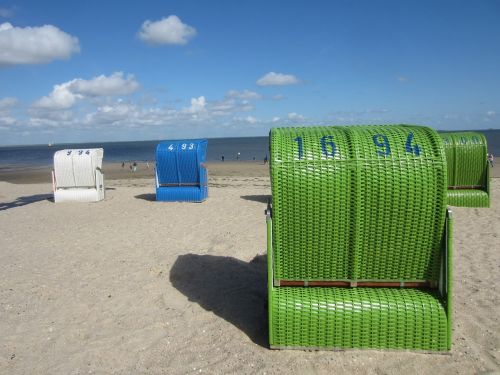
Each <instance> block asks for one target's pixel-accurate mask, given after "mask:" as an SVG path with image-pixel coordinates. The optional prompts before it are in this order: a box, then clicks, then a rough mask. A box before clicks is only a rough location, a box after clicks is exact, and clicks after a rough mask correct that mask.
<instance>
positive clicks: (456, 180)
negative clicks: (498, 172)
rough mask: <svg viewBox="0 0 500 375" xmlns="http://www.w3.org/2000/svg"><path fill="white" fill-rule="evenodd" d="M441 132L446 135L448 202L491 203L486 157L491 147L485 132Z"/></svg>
mask: <svg viewBox="0 0 500 375" xmlns="http://www.w3.org/2000/svg"><path fill="white" fill-rule="evenodd" d="M440 136H441V138H442V139H443V144H444V149H445V153H446V162H447V165H448V186H449V188H450V190H449V191H448V204H449V205H451V206H460V207H489V205H490V198H489V181H488V179H489V176H488V162H487V159H486V154H487V149H488V147H487V143H486V138H485V137H484V135H483V134H481V133H477V132H450V133H441V134H440ZM457 187H458V189H457ZM471 187H475V189H472V188H471Z"/></svg>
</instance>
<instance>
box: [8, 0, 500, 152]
mask: <svg viewBox="0 0 500 375" xmlns="http://www.w3.org/2000/svg"><path fill="white" fill-rule="evenodd" d="M499 67H500V2H498V1H493V0H492V1H488V0H482V1H468V2H460V1H439V2H437V1H318V2H311V1H281V2H278V1H251V2H237V1H214V2H207V1H142V2H123V1H120V2H118V1H105V2H104V1H99V2H98V1H81V2H70V1H43V2H41V1H2V2H0V144H3V145H5V144H31V143H47V142H80V141H81V142H83V141H112V140H142V139H165V138H179V137H221V136H252V135H267V133H268V131H269V128H270V127H274V126H298V125H314V124H377V123H412V124H425V125H429V126H432V127H434V128H437V129H489V128H494V129H499V128H500V71H499Z"/></svg>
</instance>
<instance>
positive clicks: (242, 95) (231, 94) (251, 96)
mask: <svg viewBox="0 0 500 375" xmlns="http://www.w3.org/2000/svg"><path fill="white" fill-rule="evenodd" d="M226 96H227V97H228V98H236V99H245V100H260V99H262V95H260V94H258V93H256V92H255V91H250V90H243V91H236V90H230V91H228V93H227V94H226Z"/></svg>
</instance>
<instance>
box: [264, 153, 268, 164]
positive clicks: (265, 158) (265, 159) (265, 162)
mask: <svg viewBox="0 0 500 375" xmlns="http://www.w3.org/2000/svg"><path fill="white" fill-rule="evenodd" d="M264 164H267V155H266V156H265V157H264Z"/></svg>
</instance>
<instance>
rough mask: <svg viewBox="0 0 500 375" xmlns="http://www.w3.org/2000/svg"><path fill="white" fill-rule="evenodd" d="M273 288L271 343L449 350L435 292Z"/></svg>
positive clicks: (441, 307)
mask: <svg viewBox="0 0 500 375" xmlns="http://www.w3.org/2000/svg"><path fill="white" fill-rule="evenodd" d="M270 293H271V294H272V295H271V296H270V302H271V303H272V306H270V309H271V311H272V312H273V313H272V316H271V319H272V324H270V330H271V332H270V337H271V338H272V340H271V345H272V346H273V347H295V348H297V347H298V348H300V347H309V348H318V349H319V348H330V349H331V348H392V349H413V350H436V351H444V350H448V349H449V348H448V320H447V315H446V309H445V306H444V305H443V304H442V302H440V298H439V297H438V295H437V294H434V293H432V292H428V291H421V290H415V289H390V288H352V289H349V288H303V287H280V288H274V289H273V290H271V291H270Z"/></svg>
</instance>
